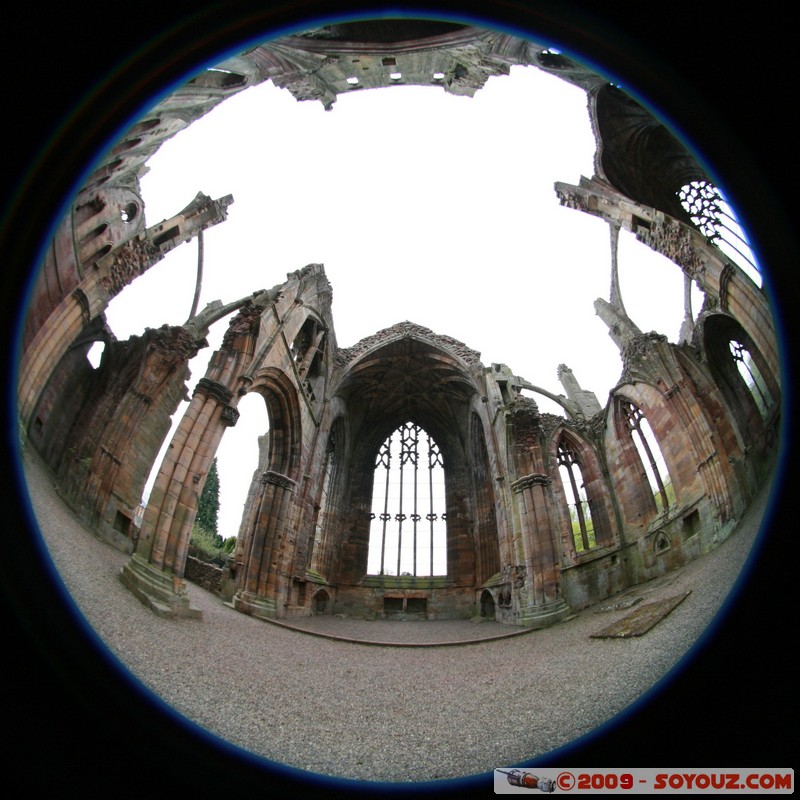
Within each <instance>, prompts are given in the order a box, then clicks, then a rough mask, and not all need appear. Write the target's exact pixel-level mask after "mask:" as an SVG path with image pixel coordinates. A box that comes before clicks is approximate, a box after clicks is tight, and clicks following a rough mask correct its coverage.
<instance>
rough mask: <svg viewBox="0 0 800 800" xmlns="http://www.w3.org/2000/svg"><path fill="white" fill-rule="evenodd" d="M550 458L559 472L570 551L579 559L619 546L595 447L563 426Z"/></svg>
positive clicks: (561, 498)
mask: <svg viewBox="0 0 800 800" xmlns="http://www.w3.org/2000/svg"><path fill="white" fill-rule="evenodd" d="M550 455H551V458H552V459H553V461H552V463H554V464H555V465H556V472H557V473H558V480H557V481H555V485H556V489H557V494H560V502H561V506H562V516H563V518H564V520H565V523H564V524H565V529H566V531H567V544H568V549H569V552H570V553H571V554H572V555H573V556H574V557H577V556H581V555H586V554H588V553H590V552H592V551H596V550H598V549H601V548H604V547H608V546H610V545H613V544H615V541H616V539H615V534H614V530H615V526H614V524H613V519H614V513H613V505H612V501H611V497H610V491H609V487H608V485H607V482H606V480H605V478H604V475H603V468H602V465H601V463H600V459H599V457H598V455H597V453H596V452H595V450H594V448H593V447H592V446H591V445H590V444H589V443H588V442H587V441H585V440H584V439H583V438H582V437H580V436H579V435H578V434H576V433H575V432H574V431H571V430H569V429H568V428H566V427H560V428H558V429H557V430H556V431H555V432H554V434H553V437H552V439H551V446H550ZM559 487H560V492H559V491H558V489H559Z"/></svg>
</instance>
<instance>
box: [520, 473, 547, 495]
mask: <svg viewBox="0 0 800 800" xmlns="http://www.w3.org/2000/svg"><path fill="white" fill-rule="evenodd" d="M552 482H553V481H552V478H550V476H549V475H542V474H540V473H536V474H534V475H525V476H524V477H522V478H518V479H517V480H515V481H514V482H513V483H512V484H511V491H512V492H514V493H519V492H523V491H525V489H530V488H532V487H533V486H549V485H550V484H551V483H552Z"/></svg>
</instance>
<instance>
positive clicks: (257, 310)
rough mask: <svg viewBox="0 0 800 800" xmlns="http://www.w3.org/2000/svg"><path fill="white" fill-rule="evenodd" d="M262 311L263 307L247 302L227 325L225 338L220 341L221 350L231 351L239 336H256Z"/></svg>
mask: <svg viewBox="0 0 800 800" xmlns="http://www.w3.org/2000/svg"><path fill="white" fill-rule="evenodd" d="M263 311H264V306H260V305H256V304H255V303H253V302H250V301H248V302H247V304H246V305H244V306H243V307H242V309H241V310H240V311H239V313H238V314H237V315H236V316H235V317H233V319H231V321H230V323H229V324H228V330H227V331H225V336H224V337H223V339H222V348H221V349H222V350H231V349H232V348H233V345H234V342H235V341H236V339H238V338H239V337H240V336H247V335H255V334H257V333H258V326H259V324H260V322H261V314H262V313H263Z"/></svg>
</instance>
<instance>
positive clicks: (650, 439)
mask: <svg viewBox="0 0 800 800" xmlns="http://www.w3.org/2000/svg"><path fill="white" fill-rule="evenodd" d="M614 425H615V429H616V432H617V436H618V438H619V439H620V440H621V441H623V442H627V443H628V447H627V453H628V457H629V458H631V459H634V460H635V461H636V462H637V463H638V465H639V470H638V473H639V478H640V487H641V488H645V487H648V488H649V494H647V495H646V496H647V497H649V502H648V501H645V502H646V505H647V506H648V507H649V508H650V509H651V511H655V512H658V513H662V514H663V513H667V511H668V510H669V509H670V508H671V507H672V506H674V504H675V488H674V486H673V483H672V478H671V477H670V473H669V470H668V469H667V464H666V461H665V460H664V456H663V454H662V452H661V447H660V445H659V442H658V439H657V438H656V435H655V433H654V432H653V428H652V427H651V425H650V422H649V421H648V419H647V416H646V415H645V413H644V411H643V410H642V407H641V406H640V405H639V404H638V403H636V402H634V401H633V400H631V399H630V398H628V397H626V396H625V395H617V396H616V397H615V398H614Z"/></svg>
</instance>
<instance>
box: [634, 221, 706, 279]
mask: <svg viewBox="0 0 800 800" xmlns="http://www.w3.org/2000/svg"><path fill="white" fill-rule="evenodd" d="M696 235H697V234H696V233H695V232H694V231H693V230H692V229H691V228H690V227H689V226H688V225H684V224H683V223H681V222H679V221H678V220H676V219H672V218H670V217H661V218H659V219H654V220H653V222H652V223H651V225H650V227H649V228H644V227H641V226H640V227H638V228H637V229H636V238H637V239H638V240H639V241H640V242H643V243H644V244H646V245H647V246H648V247H650V248H652V249H653V250H655V251H656V252H657V253H661V254H662V255H664V256H666V257H667V258H669V259H670V260H671V261H674V262H675V263H676V264H678V266H680V267H681V268H682V269H683V271H684V272H685V273H686V274H687V275H688V276H689V277H690V278H693V279H695V280H698V281H700V282H701V283H704V278H705V273H706V259H705V258H704V257H703V255H702V253H701V252H700V251H699V250H697V249H696V248H695V243H694V237H695V236H696Z"/></svg>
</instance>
